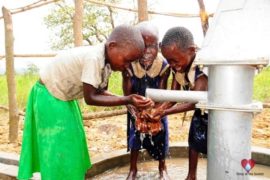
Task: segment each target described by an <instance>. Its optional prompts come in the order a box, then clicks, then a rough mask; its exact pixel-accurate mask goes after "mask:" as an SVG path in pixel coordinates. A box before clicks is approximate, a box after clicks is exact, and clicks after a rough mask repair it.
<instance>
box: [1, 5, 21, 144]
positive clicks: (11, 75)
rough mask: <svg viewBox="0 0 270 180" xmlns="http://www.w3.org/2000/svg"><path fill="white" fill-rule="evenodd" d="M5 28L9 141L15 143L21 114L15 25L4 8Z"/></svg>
mask: <svg viewBox="0 0 270 180" xmlns="http://www.w3.org/2000/svg"><path fill="white" fill-rule="evenodd" d="M2 12H3V17H4V24H5V25H4V26H5V51H6V52H5V53H6V74H7V87H8V106H9V109H10V111H9V141H10V142H15V141H16V140H17V138H18V124H19V113H18V107H17V100H16V81H15V71H14V57H13V55H14V52H13V42H14V38H13V25H12V17H11V14H10V11H9V10H8V9H6V8H5V7H2Z"/></svg>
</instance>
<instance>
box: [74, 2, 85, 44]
mask: <svg viewBox="0 0 270 180" xmlns="http://www.w3.org/2000/svg"><path fill="white" fill-rule="evenodd" d="M74 3H75V13H74V16H73V36H74V45H75V46H82V45H83V34H82V29H83V0H75V1H74Z"/></svg>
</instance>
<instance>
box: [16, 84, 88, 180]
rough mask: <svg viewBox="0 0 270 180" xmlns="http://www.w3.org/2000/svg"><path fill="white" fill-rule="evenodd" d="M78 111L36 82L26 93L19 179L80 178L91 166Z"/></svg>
mask: <svg viewBox="0 0 270 180" xmlns="http://www.w3.org/2000/svg"><path fill="white" fill-rule="evenodd" d="M91 166H92V165H91V162H90V158H89V154H88V149H87V143H86V138H85V132H84V128H83V123H82V116H81V111H80V108H79V106H78V103H77V101H76V100H74V101H61V100H59V99H57V98H55V97H54V96H52V95H51V94H50V93H49V92H48V90H47V88H46V87H45V86H44V85H42V84H40V83H39V82H37V83H36V84H35V85H34V86H33V88H32V90H31V93H30V95H29V98H28V103H27V109H26V116H25V122H24V132H23V141H22V150H21V155H20V163H19V173H18V179H29V178H31V177H32V174H33V173H34V172H40V174H41V178H42V180H62V179H63V180H81V179H84V177H85V173H86V172H87V169H89V168H91Z"/></svg>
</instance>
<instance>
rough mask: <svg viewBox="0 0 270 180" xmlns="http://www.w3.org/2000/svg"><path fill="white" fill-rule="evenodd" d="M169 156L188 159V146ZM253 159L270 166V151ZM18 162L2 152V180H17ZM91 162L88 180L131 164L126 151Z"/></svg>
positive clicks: (256, 151) (175, 147)
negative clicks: (109, 170)
mask: <svg viewBox="0 0 270 180" xmlns="http://www.w3.org/2000/svg"><path fill="white" fill-rule="evenodd" d="M168 156H169V157H170V158H187V157H188V144H187V143H185V142H183V143H174V144H171V146H170V150H169V154H168ZM203 157H205V156H203ZM150 158H151V157H150V156H149V155H148V153H147V152H146V151H145V150H143V151H141V152H140V155H139V161H142V160H149V159H150ZM252 159H254V160H255V162H256V164H261V165H266V166H270V149H266V148H261V147H252ZM18 161H19V155H17V154H12V153H5V152H0V180H15V179H16V176H17V173H18ZM91 161H92V164H93V167H92V168H91V169H90V170H89V171H88V172H87V175H86V177H87V178H90V177H93V176H95V175H97V174H100V173H103V172H105V171H106V170H108V169H112V168H115V167H119V166H124V165H127V164H128V163H129V152H126V149H123V150H118V151H113V152H111V153H106V154H102V155H99V156H95V157H93V158H92V159H91ZM32 179H35V180H38V179H40V177H39V174H35V176H34V177H33V178H32Z"/></svg>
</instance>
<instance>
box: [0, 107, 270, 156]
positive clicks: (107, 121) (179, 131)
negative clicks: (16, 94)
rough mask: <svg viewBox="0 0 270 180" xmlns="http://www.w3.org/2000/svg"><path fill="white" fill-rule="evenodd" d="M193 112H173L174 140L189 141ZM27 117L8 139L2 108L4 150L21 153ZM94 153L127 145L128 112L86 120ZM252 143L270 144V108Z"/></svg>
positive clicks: (0, 145)
mask: <svg viewBox="0 0 270 180" xmlns="http://www.w3.org/2000/svg"><path fill="white" fill-rule="evenodd" d="M191 115H192V112H189V113H188V114H187V116H186V120H185V121H184V122H183V121H182V119H183V114H177V115H171V116H169V137H170V143H172V142H181V141H187V136H188V130H189V125H190V119H191ZM22 119H23V118H22V117H21V119H20V124H19V128H20V131H19V139H18V142H16V143H9V142H8V113H7V112H5V111H3V110H0V151H4V152H13V153H17V154H19V153H20V150H21V138H22V130H23V120H22ZM84 128H85V132H86V134H87V141H88V147H89V151H90V155H91V157H94V156H96V155H99V154H101V153H107V152H111V151H113V150H118V149H123V148H126V115H120V116H114V117H110V118H100V119H94V120H87V121H84ZM252 145H253V146H260V147H265V148H270V109H269V108H268V109H264V110H263V112H262V113H260V114H258V115H256V116H255V118H254V120H253V128H252Z"/></svg>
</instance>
